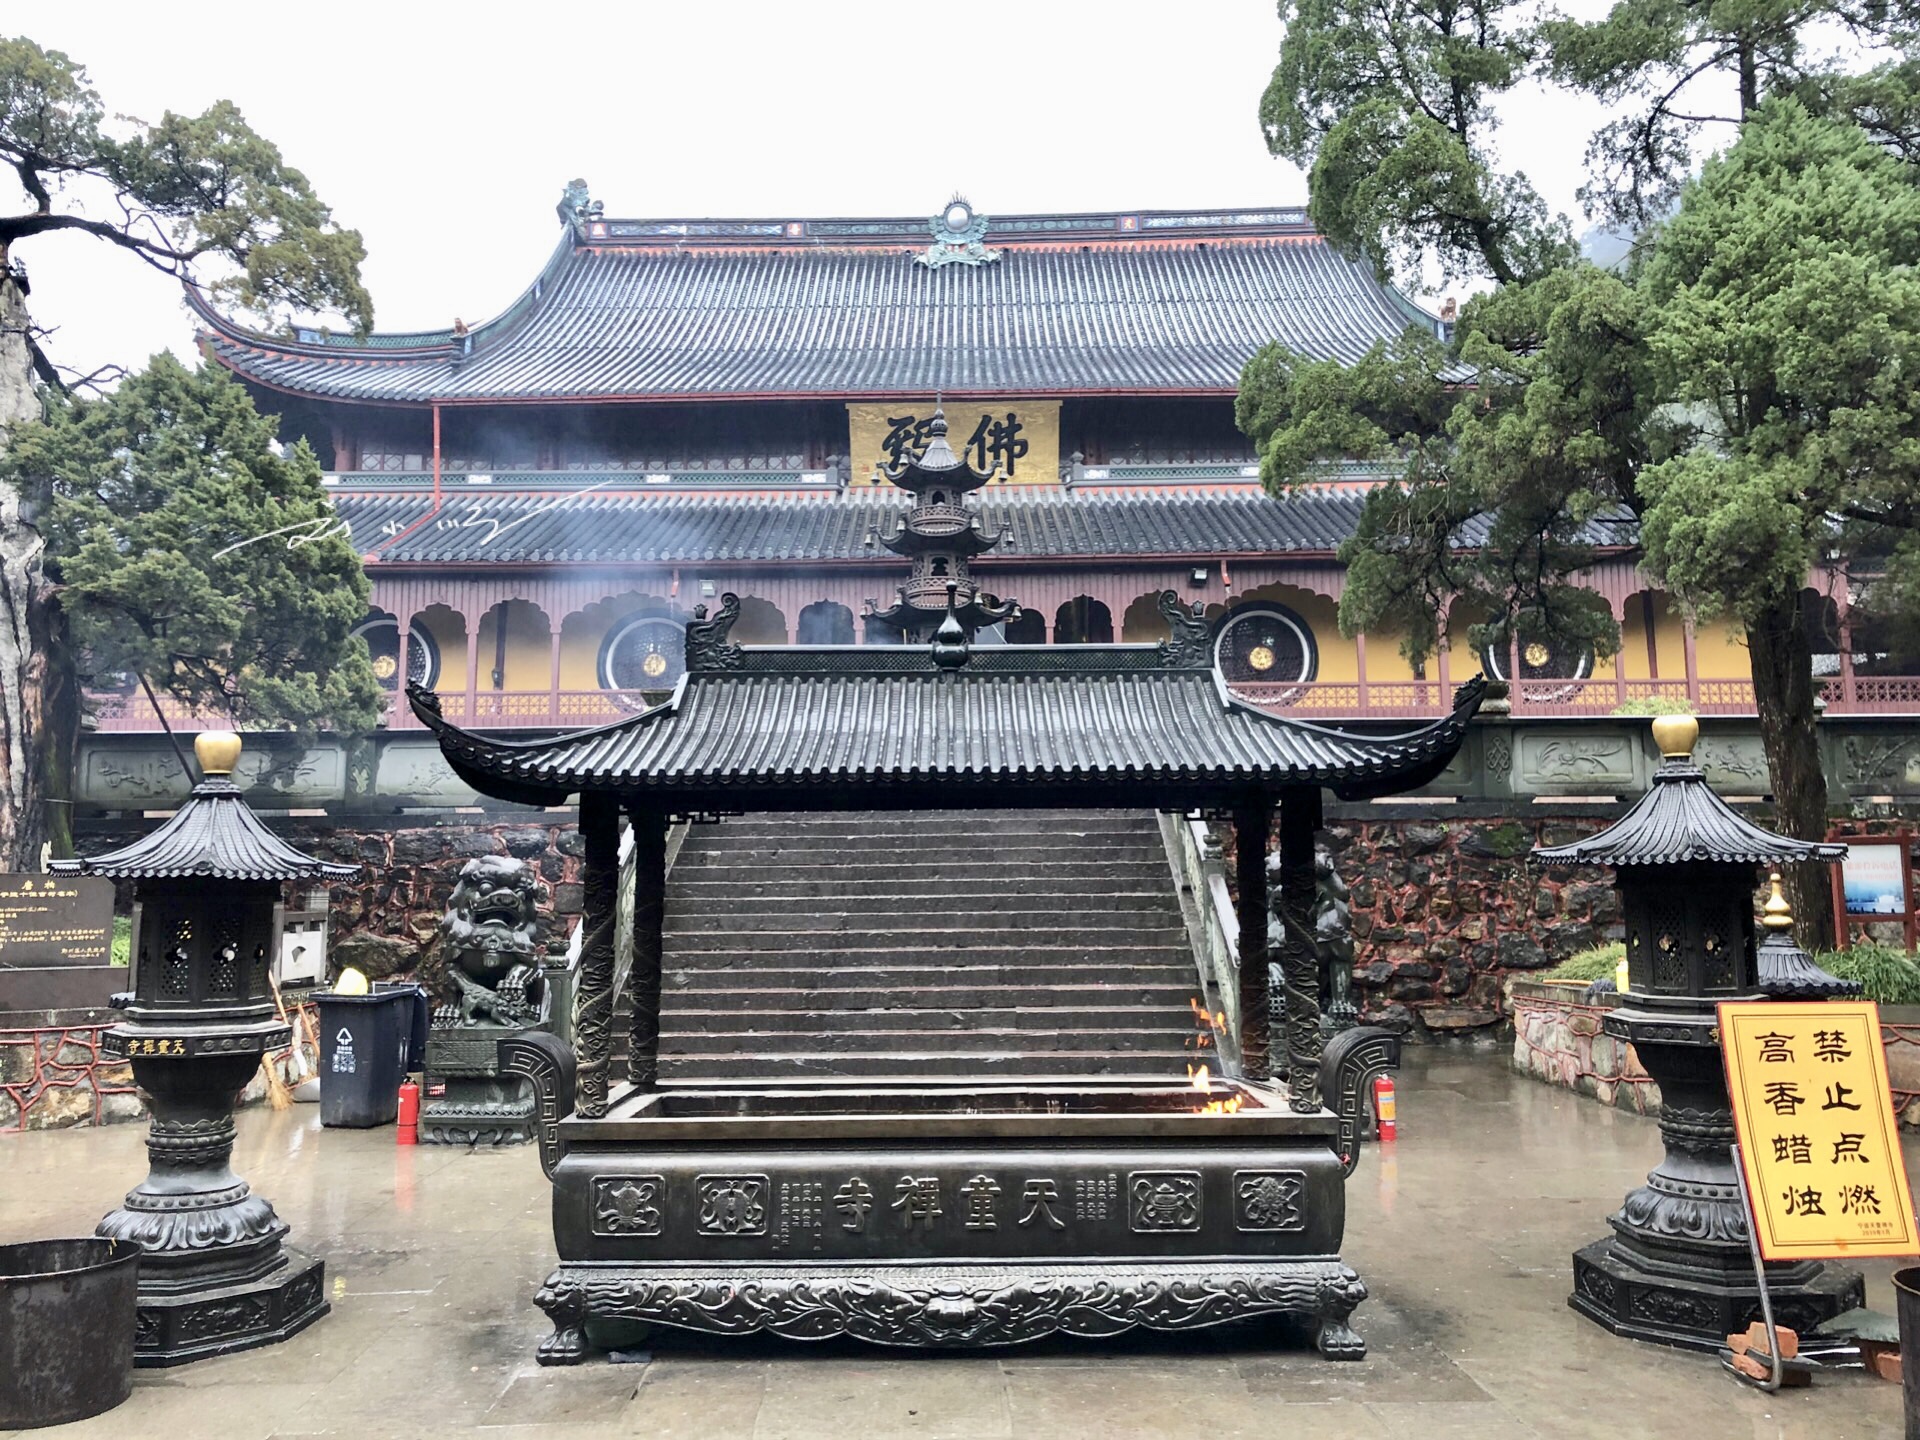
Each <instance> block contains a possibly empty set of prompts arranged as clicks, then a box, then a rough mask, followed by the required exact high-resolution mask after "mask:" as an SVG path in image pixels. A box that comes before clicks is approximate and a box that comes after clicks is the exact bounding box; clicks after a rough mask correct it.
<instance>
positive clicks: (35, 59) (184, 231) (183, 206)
mask: <svg viewBox="0 0 1920 1440" xmlns="http://www.w3.org/2000/svg"><path fill="white" fill-rule="evenodd" d="M0 161H3V162H5V164H6V165H8V166H9V167H10V168H11V169H12V170H13V171H14V173H15V174H16V175H17V177H18V179H19V181H20V184H21V187H22V188H23V189H24V190H25V191H26V194H27V198H28V200H29V202H30V203H31V209H30V210H28V211H26V212H24V213H21V214H16V215H0V256H4V255H5V253H6V252H7V250H8V248H9V247H10V246H11V245H13V244H14V243H15V242H17V241H19V240H21V239H24V238H26V237H28V236H32V235H41V234H48V233H52V232H55V231H60V230H69V231H78V232H81V233H84V234H88V235H92V236H94V237H95V238H97V239H103V240H107V241H109V242H111V243H113V244H116V245H118V246H120V247H121V248H123V249H126V250H130V251H132V252H133V253H134V254H136V255H138V256H139V257H140V258H141V259H143V260H145V261H146V262H147V263H148V264H150V265H153V266H154V267H155V268H157V269H160V270H163V271H165V272H166V273H168V274H170V275H175V276H179V277H180V278H182V279H188V280H192V281H194V282H195V283H202V282H204V283H206V284H207V285H208V288H209V289H210V290H211V291H212V293H214V294H215V295H216V296H219V297H221V298H222V299H225V300H227V301H229V302H231V303H232V304H235V305H237V306H239V307H241V308H243V309H245V310H247V311H248V312H250V313H251V314H253V315H254V316H255V317H257V318H258V319H260V320H261V321H263V322H265V323H273V322H284V321H285V320H286V319H287V318H288V317H290V316H292V315H297V314H303V313H337V314H341V315H344V316H345V317H346V318H347V321H348V323H349V324H351V325H352V326H354V327H355V328H356V329H357V330H361V331H364V330H367V329H369V328H371V326H372V324H373V302H372V300H371V298H370V297H369V296H368V294H367V292H366V289H365V287H364V286H363V285H362V284H361V283H360V264H361V262H362V261H363V260H364V259H365V258H366V247H365V246H364V245H363V244H362V243H361V239H360V235H359V232H358V231H354V230H342V229H340V228H339V227H338V226H337V225H335V224H334V221H333V215H332V212H331V211H329V210H328V208H327V207H326V206H325V205H323V204H322V203H321V202H320V200H319V198H318V197H317V196H316V195H315V194H314V192H313V187H312V185H311V184H310V183H309V182H308V180H307V177H306V176H305V175H303V174H301V173H300V171H298V170H296V169H294V168H293V167H291V166H289V165H288V164H287V163H286V162H285V160H284V159H283V158H282V157H281V155H280V152H279V150H278V149H276V148H275V147H274V146H273V145H272V144H271V143H270V142H268V141H267V140H266V139H264V138H263V137H262V136H260V135H259V134H257V133H256V132H255V131H254V130H253V129H252V128H251V127H250V126H249V125H248V124H247V122H246V119H245V117H243V116H242V115H241V113H240V112H239V110H238V109H236V108H235V107H234V105H233V104H232V102H230V101H226V100H221V101H216V102H215V103H214V104H213V105H211V106H209V107H208V108H207V109H206V110H205V111H204V112H203V113H201V114H199V115H195V116H186V115H176V114H174V113H173V112H171V111H169V112H167V113H166V114H165V115H163V116H162V117H161V118H160V121H159V122H158V123H157V124H152V125H148V124H145V123H143V122H140V121H135V120H129V119H126V118H124V117H117V116H111V115H110V114H109V112H108V110H107V107H106V105H105V103H104V102H103V101H102V100H101V98H100V95H99V92H97V91H96V90H95V89H94V88H93V85H92V82H91V81H90V80H89V79H88V78H87V74H86V71H85V69H84V68H83V67H82V66H81V65H79V64H78V63H77V62H76V61H74V60H72V59H71V58H69V57H68V56H66V55H64V54H62V53H61V52H60V51H58V50H47V49H45V48H43V47H42V46H40V45H38V44H36V43H35V42H34V41H32V40H29V39H27V38H25V37H24V36H23V37H20V38H17V39H5V38H0ZM85 180H92V181H96V182H99V183H100V184H102V185H104V186H106V187H107V188H108V189H109V190H110V191H111V192H112V194H113V196H114V197H115V198H116V199H117V201H118V204H117V205H110V206H104V207H88V208H86V209H85V210H83V209H82V207H81V206H79V205H78V204H72V203H67V204H62V203H61V202H63V201H64V200H65V198H66V192H67V191H68V190H69V188H71V187H74V183H75V182H76V181H85ZM77 188H79V189H81V190H82V191H84V188H85V187H84V186H82V187H77ZM209 265H211V266H212V267H213V268H214V270H215V271H216V272H217V273H215V274H212V275H202V273H201V271H202V270H203V268H204V267H207V266H209Z"/></svg>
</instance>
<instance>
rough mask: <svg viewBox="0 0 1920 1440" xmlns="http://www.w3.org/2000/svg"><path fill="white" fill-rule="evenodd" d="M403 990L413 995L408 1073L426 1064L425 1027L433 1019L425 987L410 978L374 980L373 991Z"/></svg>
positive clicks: (383, 993) (382, 993)
mask: <svg viewBox="0 0 1920 1440" xmlns="http://www.w3.org/2000/svg"><path fill="white" fill-rule="evenodd" d="M395 990H404V991H406V992H407V993H408V994H409V995H411V996H413V1028H412V1029H411V1030H410V1031H409V1032H408V1033H409V1036H410V1038H409V1039H408V1041H407V1063H406V1067H405V1068H406V1071H407V1073H408V1074H409V1075H411V1074H413V1073H414V1072H415V1071H417V1070H424V1069H425V1068H426V1064H427V1027H428V1026H429V1025H430V1024H431V1023H432V1020H433V1006H432V1005H431V1004H429V1003H428V1001H427V987H426V986H424V985H421V984H418V983H417V982H415V981H412V980H376V981H374V982H373V993H374V994H376V995H386V994H390V993H391V992H393V991H395Z"/></svg>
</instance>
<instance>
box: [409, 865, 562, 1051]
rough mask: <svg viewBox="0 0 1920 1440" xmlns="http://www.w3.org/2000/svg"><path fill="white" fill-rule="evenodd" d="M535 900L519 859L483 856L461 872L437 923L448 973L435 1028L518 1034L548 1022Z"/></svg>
mask: <svg viewBox="0 0 1920 1440" xmlns="http://www.w3.org/2000/svg"><path fill="white" fill-rule="evenodd" d="M539 894H540V882H539V880H538V879H536V878H535V876H534V873H533V869H532V867H531V866H529V865H528V864H527V862H526V861H524V860H515V859H511V858H510V857H508V856H505V855H483V856H481V857H480V858H479V859H477V860H469V861H468V862H467V863H466V864H465V865H463V866H462V867H461V869H460V879H459V881H458V883H457V884H455V885H454V887H453V894H452V895H451V896H449V897H448V899H447V913H446V914H445V916H443V917H442V918H441V921H440V961H441V965H442V968H443V970H444V972H445V974H444V978H443V980H442V982H441V984H440V986H439V990H440V1000H441V1003H440V1005H439V1006H438V1007H436V1009H435V1010H434V1015H433V1023H434V1024H435V1025H467V1026H499V1027H502V1028H508V1029H520V1028H524V1027H526V1026H530V1025H539V1024H541V1023H542V1022H544V1021H545V1020H546V1018H547V986H546V981H545V980H544V979H543V978H542V976H541V973H540V949H539V943H538V933H539V925H540V921H539V915H538V913H537V911H536V909H535V902H536V900H537V899H538V897H539Z"/></svg>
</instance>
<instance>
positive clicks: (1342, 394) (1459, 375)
mask: <svg viewBox="0 0 1920 1440" xmlns="http://www.w3.org/2000/svg"><path fill="white" fill-rule="evenodd" d="M1643 326H1644V311H1643V307H1642V304H1641V301H1640V298H1639V296H1638V294H1637V293H1636V292H1635V291H1634V290H1633V289H1632V287H1630V286H1629V285H1627V284H1626V282H1624V281H1623V280H1621V279H1620V278H1619V277H1618V276H1615V275H1611V274H1608V273H1607V272H1605V271H1602V270H1599V269H1596V268H1595V267H1593V266H1589V265H1575V266H1568V267H1565V268H1563V269H1560V270H1556V271H1554V272H1552V273H1550V274H1548V275H1546V276H1544V277H1542V278H1541V279H1539V280H1537V281H1534V282H1533V283H1531V284H1527V285H1515V286H1508V287H1506V288H1504V289H1501V290H1498V291H1495V292H1493V293H1492V294H1489V295H1485V296H1481V297H1479V298H1477V299H1475V300H1474V301H1472V302H1471V303H1470V304H1469V305H1468V306H1467V307H1466V309H1465V311H1464V312H1463V313H1462V315H1461V318H1460V322H1459V326H1458V336H1457V340H1456V343H1455V345H1454V346H1453V347H1452V349H1451V350H1449V349H1448V348H1447V347H1444V346H1442V345H1441V344H1440V343H1439V342H1438V341H1437V340H1435V339H1434V338H1433V337H1432V336H1430V335H1423V334H1421V333H1420V332H1418V331H1409V332H1408V333H1407V334H1406V336H1404V337H1403V338H1402V339H1401V340H1400V341H1399V342H1397V343H1396V344H1395V345H1393V346H1391V347H1376V348H1375V349H1374V350H1372V351H1370V352H1369V353H1368V354H1367V355H1366V356H1365V357H1364V358H1363V359H1362V360H1361V361H1360V362H1359V363H1357V364H1355V365H1353V366H1350V367H1343V366H1341V365H1339V364H1338V363H1336V362H1333V361H1320V362H1313V361H1302V360H1296V359H1294V358H1293V357H1291V356H1288V355H1286V354H1284V353H1283V352H1281V351H1280V350H1279V348H1278V347H1274V346H1269V347H1268V348H1267V349H1266V350H1263V351H1262V352H1261V353H1260V354H1258V355H1256V356H1255V357H1254V358H1253V360H1252V361H1251V362H1249V364H1248V366H1247V368H1246V371H1245V373H1244V374H1243V375H1242V377H1241V389H1240V396H1239V399H1238V401H1237V402H1236V409H1235V416H1236V419H1237V420H1238V422H1239V424H1240V427H1241V429H1242V430H1243V431H1245V432H1246V434H1247V435H1248V436H1249V437H1250V438H1251V439H1252V440H1253V441H1254V443H1255V445H1256V446H1257V447H1258V448H1259V451H1260V456H1261V477H1262V479H1263V481H1264V482H1265V484H1266V485H1267V487H1268V488H1269V489H1270V490H1272V491H1274V492H1275V493H1277V494H1285V493H1290V492H1292V491H1296V490H1298V489H1300V488H1302V487H1305V486H1310V485H1313V484H1316V483H1321V482H1324V481H1326V480H1328V479H1331V478H1334V476H1336V475H1337V473H1338V469H1339V466H1340V464H1341V463H1343V462H1344V461H1346V460H1348V459H1353V458H1358V459H1369V460H1389V461H1393V462H1396V463H1397V464H1398V465H1399V466H1400V467H1401V468H1400V474H1399V475H1398V477H1397V481H1396V483H1392V484H1387V485H1382V486H1379V487H1377V488H1375V489H1373V490H1372V491H1370V492H1369V493H1368V495H1367V497H1366V502H1365V505H1364V507H1363V509H1362V512H1361V518H1360V523H1359V526H1358V528H1357V530H1356V531H1355V534H1354V535H1353V537H1352V538H1351V539H1350V540H1348V541H1347V543H1346V545H1345V546H1344V547H1343V549H1342V550H1341V559H1342V560H1343V561H1344V562H1345V563H1346V565H1347V566H1348V575H1347V587H1346V591H1345V594H1344V596H1343V598H1342V600H1341V605H1340V623H1341V626H1342V628H1343V629H1345V630H1347V631H1348V633H1352V632H1354V631H1357V630H1383V629H1395V630H1399V631H1400V632H1401V633H1402V635H1403V636H1404V637H1405V640H1404V645H1403V648H1404V649H1405V650H1406V652H1407V654H1408V658H1409V659H1411V660H1414V661H1416V662H1418V661H1419V660H1422V659H1424V658H1425V657H1426V656H1427V655H1428V654H1430V653H1431V652H1432V651H1433V650H1434V648H1435V647H1436V646H1437V645H1438V643H1439V633H1438V619H1439V617H1440V616H1441V615H1442V614H1443V613H1445V611H1446V608H1447V606H1448V604H1449V603H1452V602H1455V601H1457V602H1459V603H1460V604H1461V607H1462V610H1463V611H1464V612H1468V613H1477V614H1480V615H1483V616H1486V617H1489V618H1488V619H1487V620H1486V621H1485V622H1484V623H1483V624H1481V625H1479V626H1477V627H1476V628H1475V629H1474V630H1473V632H1472V635H1471V637H1470V638H1471V639H1472V640H1473V643H1474V644H1476V645H1484V644H1494V645H1502V646H1504V645H1505V643H1506V642H1507V640H1508V638H1509V636H1510V635H1511V634H1514V633H1517V634H1518V636H1519V638H1520V639H1521V641H1522V642H1526V641H1531V640H1536V639H1538V640H1560V641H1565V642H1570V643H1572V644H1574V645H1577V646H1591V647H1592V648H1593V649H1594V651H1595V653H1596V654H1598V655H1602V656H1604V655H1609V654H1611V653H1612V652H1613V651H1614V649H1615V648H1616V647H1617V645H1618V642H1619V630H1618V626H1617V625H1616V623H1615V621H1614V619H1613V615H1612V612H1611V611H1610V610H1609V608H1608V606H1607V604H1606V602H1605V601H1604V600H1603V599H1602V598H1601V597H1600V596H1599V595H1598V593H1597V592H1595V591H1594V590H1593V589H1592V588H1591V587H1590V586H1589V585H1586V584H1584V583H1582V576H1581V572H1582V571H1584V570H1585V569H1586V568H1587V567H1588V566H1589V565H1591V564H1592V562H1593V557H1594V545H1595V542H1596V540H1608V539H1611V538H1612V533H1613V532H1612V531H1611V530H1609V528H1608V527H1609V525H1610V523H1611V522H1612V512H1613V511H1616V510H1617V509H1618V507H1619V506H1620V505H1622V504H1628V505H1631V504H1634V503H1637V498H1638V497H1637V492H1636V489H1635V479H1636V475H1637V471H1638V468H1639V467H1640V465H1641V464H1642V463H1643V462H1644V460H1645V457H1646V454H1647V450H1648V446H1649V445H1650V444H1651V443H1653V440H1654V437H1655V436H1656V435H1657V434H1658V433H1659V427H1658V426H1656V425H1654V424H1653V422H1652V418H1651V412H1652V409H1653V404H1654V400H1655V398H1656V397H1655V396H1654V394H1653V390H1652V373H1651V370H1650V367H1649V364H1648V360H1647V357H1646V354H1645V350H1644V347H1643V346H1642V345H1641V344H1640V334H1641V331H1642V328H1643ZM1463 362H1464V365H1463ZM1466 367H1471V368H1470V369H1469V368H1466ZM1469 375H1477V376H1478V377H1479V380H1480V383H1479V385H1478V386H1477V387H1474V388H1471V389H1469V388H1466V387H1464V386H1463V385H1461V384H1460V381H1461V380H1462V379H1464V378H1466V377H1468V376H1469Z"/></svg>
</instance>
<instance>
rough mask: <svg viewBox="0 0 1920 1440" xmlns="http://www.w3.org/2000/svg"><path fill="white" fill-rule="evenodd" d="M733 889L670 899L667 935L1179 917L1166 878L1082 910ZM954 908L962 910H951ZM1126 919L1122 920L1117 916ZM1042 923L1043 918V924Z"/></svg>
mask: <svg viewBox="0 0 1920 1440" xmlns="http://www.w3.org/2000/svg"><path fill="white" fill-rule="evenodd" d="M733 890H734V887H730V886H729V887H721V893H717V894H705V895H702V896H701V897H700V898H699V899H698V900H689V899H687V898H685V897H681V899H680V902H679V903H674V901H673V900H672V899H671V898H670V899H669V901H668V904H667V918H666V933H668V934H669V935H671V934H673V933H675V932H676V931H678V930H681V929H700V928H712V922H715V921H721V920H724V921H729V922H730V921H731V920H735V919H738V920H742V921H745V920H748V919H759V918H764V919H766V920H769V921H771V922H774V923H772V924H767V925H758V926H756V928H759V929H774V928H778V927H779V926H783V925H784V926H791V927H792V928H794V929H796V930H798V929H811V928H818V929H828V930H832V929H841V928H844V927H845V926H846V925H848V924H870V923H873V917H875V916H882V917H888V918H892V917H896V916H899V917H903V918H910V919H912V920H914V921H916V922H922V923H925V924H927V925H935V926H938V925H961V926H965V925H974V924H980V923H983V922H985V921H987V920H989V919H991V921H992V923H993V924H995V925H1025V924H1028V923H1031V922H1034V921H1035V917H1040V916H1044V917H1047V919H1048V921H1054V920H1060V919H1062V918H1064V917H1066V916H1071V915H1074V914H1078V913H1084V914H1086V915H1090V916H1111V917H1113V919H1114V922H1115V923H1116V924H1122V923H1125V924H1131V923H1133V920H1132V917H1133V916H1134V915H1136V914H1143V913H1144V914H1152V915H1156V916H1159V917H1162V918H1160V919H1159V921H1158V923H1161V924H1172V923H1174V921H1173V919H1169V918H1165V917H1176V918H1177V917H1178V916H1179V914H1180V907H1179V905H1178V904H1177V903H1176V902H1175V900H1174V898H1173V884H1172V881H1171V880H1169V881H1168V884H1167V888H1166V889H1164V890H1136V891H1129V892H1125V893H1121V894H1113V895H1102V896H1100V897H1099V902H1100V903H1098V904H1094V903H1092V902H1093V900H1094V897H1093V896H1087V897H1085V898H1086V900H1087V902H1088V903H1087V905H1086V906H1085V907H1084V912H1082V911H1081V910H1079V909H1077V908H1076V907H1073V906H1070V905H1067V904H1066V903H1064V902H1065V900H1066V898H1067V897H1063V896H1058V895H1047V896H1041V897H1033V896H1025V895H996V894H993V893H992V892H985V893H982V894H978V895H966V896H948V895H939V896H925V895H911V894H908V895H902V894H900V893H898V892H895V893H890V894H883V895H838V896H834V897H832V904H831V905H820V906H808V907H806V908H804V909H796V908H795V907H793V906H791V905H784V904H781V903H778V902H774V901H770V900H766V899H762V898H760V897H758V896H755V895H747V894H735V893H733ZM956 906H958V907H961V908H955V907H956ZM1123 916H1124V917H1126V918H1125V919H1124V920H1123V919H1122V917H1123ZM1042 923H1045V922H1042Z"/></svg>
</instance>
